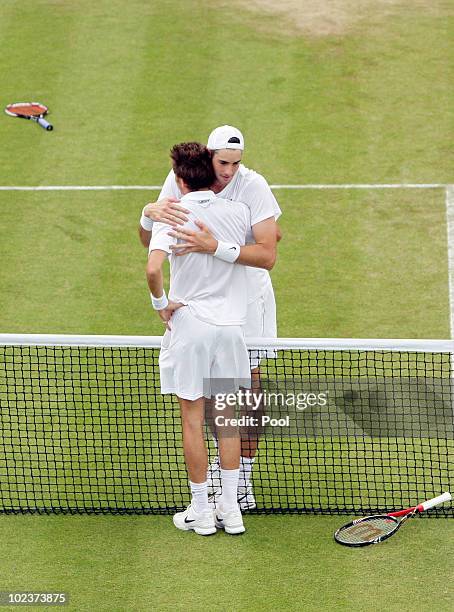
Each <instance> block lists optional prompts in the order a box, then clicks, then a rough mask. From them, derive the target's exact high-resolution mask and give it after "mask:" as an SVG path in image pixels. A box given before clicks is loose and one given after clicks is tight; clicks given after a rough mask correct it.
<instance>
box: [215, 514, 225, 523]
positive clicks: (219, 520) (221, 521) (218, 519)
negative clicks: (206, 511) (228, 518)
mask: <svg viewBox="0 0 454 612" xmlns="http://www.w3.org/2000/svg"><path fill="white" fill-rule="evenodd" d="M216 520H217V521H218V522H219V523H223V522H224V521H223V520H222V519H221V518H219V517H218V515H217V514H216Z"/></svg>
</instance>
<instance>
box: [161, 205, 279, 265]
mask: <svg viewBox="0 0 454 612" xmlns="http://www.w3.org/2000/svg"><path fill="white" fill-rule="evenodd" d="M196 225H197V226H198V227H199V228H200V232H195V231H191V230H188V229H186V228H176V227H174V228H173V229H172V231H170V232H169V235H170V236H172V237H173V238H178V239H180V240H183V241H184V242H180V243H179V244H177V245H175V246H171V247H170V248H171V249H172V250H173V251H174V253H175V255H186V254H187V253H208V254H210V255H214V253H215V252H216V249H217V248H218V241H217V240H216V238H214V236H213V235H212V233H211V232H210V230H209V228H208V227H207V226H206V225H204V224H203V223H200V222H199V221H196ZM252 234H253V236H254V239H255V242H256V244H248V245H246V246H242V247H241V249H240V255H239V257H238V259H237V260H236V263H241V264H244V265H245V266H252V267H254V268H264V269H265V270H271V269H272V268H273V266H274V262H275V261H276V242H277V240H280V237H281V236H282V234H281V232H280V230H279V228H278V226H277V223H276V221H275V220H274V218H272V217H270V218H269V219H265V220H264V221H260V222H259V223H256V224H255V225H254V226H253V227H252ZM278 236H279V237H278Z"/></svg>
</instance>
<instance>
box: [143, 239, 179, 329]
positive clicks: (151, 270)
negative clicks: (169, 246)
mask: <svg viewBox="0 0 454 612" xmlns="http://www.w3.org/2000/svg"><path fill="white" fill-rule="evenodd" d="M166 259H167V253H166V252H165V251H159V250H156V251H152V252H151V253H150V255H149V257H148V263H147V282H148V288H149V289H150V293H151V295H152V296H154V298H158V299H159V298H163V297H164V280H163V274H162V264H163V263H164V261H165V260H166ZM166 301H167V300H166ZM181 306H183V304H179V303H176V302H168V301H167V305H166V306H165V307H164V308H161V309H159V310H157V313H158V315H159V317H160V318H161V320H162V321H163V322H164V323H165V324H166V326H167V327H168V323H169V321H170V319H171V317H172V314H173V313H174V312H175V310H177V309H178V308H181Z"/></svg>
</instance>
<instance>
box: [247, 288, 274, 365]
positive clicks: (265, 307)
mask: <svg viewBox="0 0 454 612" xmlns="http://www.w3.org/2000/svg"><path fill="white" fill-rule="evenodd" d="M243 332H244V335H245V336H246V339H247V338H277V323H276V300H275V299H274V291H273V287H272V285H271V283H270V285H269V287H268V288H267V290H266V291H265V293H264V294H263V295H261V296H260V297H259V298H258V299H256V300H255V301H254V302H252V303H251V304H248V308H247V320H246V324H245V325H244V326H243ZM250 355H251V357H250V359H251V365H250V367H251V370H253V369H254V368H257V367H258V366H259V365H260V361H261V360H262V359H265V358H267V357H268V358H270V359H272V358H273V357H276V351H274V350H270V349H268V350H264V351H256V350H252V351H250Z"/></svg>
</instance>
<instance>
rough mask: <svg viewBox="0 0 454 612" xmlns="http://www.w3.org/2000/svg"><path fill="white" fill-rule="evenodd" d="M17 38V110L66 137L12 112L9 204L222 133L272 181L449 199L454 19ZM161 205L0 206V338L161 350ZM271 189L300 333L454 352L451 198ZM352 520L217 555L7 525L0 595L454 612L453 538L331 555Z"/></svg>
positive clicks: (122, 607) (13, 75)
mask: <svg viewBox="0 0 454 612" xmlns="http://www.w3.org/2000/svg"><path fill="white" fill-rule="evenodd" d="M0 40H1V43H0V44H1V48H2V51H3V52H2V54H0V70H1V74H2V93H1V99H2V102H3V106H6V104H8V103H10V102H15V101H22V100H26V99H33V100H35V99H36V100H38V101H40V102H43V103H45V104H47V105H48V106H49V108H50V115H49V119H50V120H51V121H52V122H53V124H54V126H55V130H54V132H52V133H46V132H45V131H44V130H42V129H41V128H39V127H38V126H36V125H33V124H30V123H28V122H25V121H19V120H16V119H13V118H10V117H7V116H6V115H2V116H1V117H0V140H1V142H2V143H3V145H4V146H3V147H2V150H1V152H0V158H1V168H2V177H1V179H0V185H1V186H22V185H23V186H36V185H57V186H58V185H74V186H81V185H82V186H83V185H105V186H108V185H159V184H161V182H162V180H163V179H164V177H165V175H166V173H167V169H168V150H169V148H170V147H171V146H172V145H173V144H174V143H175V142H179V141H182V140H186V139H202V140H203V139H204V138H206V136H207V135H208V133H209V132H210V131H211V129H212V128H213V127H214V126H216V125H220V124H223V123H230V124H233V125H237V126H238V127H239V128H240V129H242V131H243V132H244V134H245V138H246V152H245V157H244V161H245V164H246V165H247V166H249V167H252V168H254V169H256V170H258V171H259V172H261V173H262V174H264V175H265V177H266V178H267V179H268V181H269V182H270V183H272V184H322V185H326V184H351V183H353V184H357V183H370V184H380V183H396V184H405V183H441V184H446V183H452V182H453V179H452V163H451V159H452V152H451V148H450V147H451V134H452V125H453V121H454V116H453V107H452V100H451V83H452V62H451V60H450V58H451V57H452V54H453V45H452V40H453V9H452V6H451V3H450V2H448V1H447V0H446V1H445V0H435V1H434V2H428V1H426V0H418V1H417V2H413V1H410V0H387V1H385V0H383V1H381V2H369V0H361V1H360V2H358V3H353V2H350V1H349V0H335V1H333V2H330V3H328V2H320V3H314V2H312V1H309V0H307V1H305V2H301V1H297V0H295V1H293V0H286V1H285V2H281V3H274V2H271V1H268V0H263V1H262V0H254V1H253V2H250V3H248V4H247V6H245V3H244V2H243V0H232V2H226V1H224V0H215V1H214V2H209V1H208V0H188V1H187V2H175V0H163V1H161V2H149V3H145V2H140V1H139V0H132V1H129V2H126V1H125V0H113V1H110V2H107V1H106V0H101V1H100V2H97V3H96V4H93V3H91V2H88V0H80V1H79V2H77V3H69V2H67V1H66V0H53V1H51V0H35V1H33V2H32V1H31V0H24V2H22V3H21V4H18V3H17V2H13V1H12V0H4V1H3V2H1V3H0ZM156 194H157V192H156V191H151V192H147V191H102V192H97V191H49V192H39V191H34V192H22V191H0V228H1V230H2V240H1V241H0V261H1V263H2V265H1V267H0V283H1V287H2V308H1V312H0V331H2V332H17V333H27V332H29V333H32V332H34V333H37V332H41V333H80V334H89V333H93V334H128V335H133V334H147V335H156V334H160V333H161V331H162V327H161V324H160V323H159V322H158V319H157V317H155V316H154V315H153V313H152V312H151V311H150V307H149V300H148V295H147V291H146V283H145V276H144V267H145V254H144V252H143V250H142V247H141V246H140V245H139V242H138V239H137V224H138V218H139V213H140V210H141V208H142V207H143V205H144V203H146V201H148V200H153V199H154V197H155V196H156ZM275 194H276V196H277V198H278V201H279V203H280V205H281V208H282V209H283V211H284V215H283V217H282V230H283V234H284V238H283V240H282V242H281V244H280V246H279V259H278V262H277V264H276V267H275V269H274V270H273V273H272V276H273V284H274V286H275V292H276V297H277V302H278V324H279V334H280V335H281V336H288V337H291V336H296V337H298V336H299V337H312V336H314V337H379V338H380V337H382V338H386V337H401V338H404V337H408V338H448V337H449V334H450V330H449V317H450V311H449V310H450V305H449V291H448V263H447V261H448V260H447V244H446V210H445V194H444V189H443V188H434V189H405V188H401V189H392V190H379V189H366V190H363V189H361V190H355V189H350V190H346V189H338V190H327V189H325V190H323V189H321V190H318V189H317V190H286V189H280V190H276V191H275ZM416 501H417V500H415V502H416ZM342 522H343V518H342V517H336V516H334V517H315V516H251V517H248V518H247V523H246V525H247V528H248V532H247V534H246V536H244V537H243V538H228V537H223V536H224V534H218V535H217V536H216V537H214V538H208V539H207V540H205V539H202V538H197V537H196V536H194V537H191V534H182V533H180V532H177V530H176V529H175V528H174V527H173V525H172V523H171V520H170V518H169V517H167V516H162V517H159V516H154V517H115V516H98V517H87V516H82V517H65V516H51V517H47V516H23V517H22V516H3V517H0V535H1V539H2V547H1V551H2V553H1V555H0V561H1V566H2V572H1V578H0V591H2V590H9V589H11V590H16V591H20V590H34V591H36V590H43V589H46V590H49V589H50V590H55V589H58V590H64V591H67V592H68V593H69V594H70V601H71V603H70V605H69V606H68V608H67V609H72V610H77V611H79V610H94V611H98V610H106V611H112V610H115V611H126V610H128V611H129V610H144V611H145V610H183V609H184V610H194V611H198V610H201V609H204V608H207V607H208V606H209V607H210V608H211V609H213V610H219V611H223V610H238V611H243V610H281V609H282V610H301V609H304V610H314V611H315V610H320V609H324V610H348V611H354V612H356V611H358V612H362V611H366V610H367V611H368V612H369V611H373V610H377V611H378V610H383V609H385V610H390V611H394V610H396V611H397V610H413V609H414V608H415V607H421V608H422V607H426V608H427V609H438V610H449V609H451V606H452V597H453V595H454V593H453V588H452V584H453V577H454V568H453V562H452V554H451V550H452V546H453V543H454V541H453V535H452V524H451V521H450V520H444V519H440V520H424V521H423V520H421V521H413V522H411V523H409V524H407V525H406V526H405V527H404V528H403V529H402V531H401V532H400V533H399V535H398V536H396V537H395V538H393V539H392V541H389V542H388V543H384V544H383V545H380V546H378V547H369V548H367V549H364V550H349V549H342V548H341V547H339V546H335V544H334V543H333V541H332V533H333V531H334V529H335V528H337V527H338V526H339V525H340V524H341V523H342ZM5 609H7V608H5ZM30 609H32V608H30ZM37 609H38V608H37ZM40 609H42V608H40Z"/></svg>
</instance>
